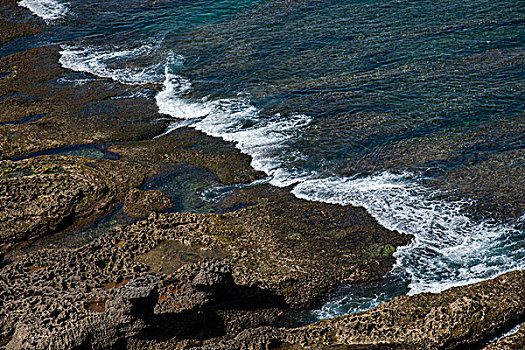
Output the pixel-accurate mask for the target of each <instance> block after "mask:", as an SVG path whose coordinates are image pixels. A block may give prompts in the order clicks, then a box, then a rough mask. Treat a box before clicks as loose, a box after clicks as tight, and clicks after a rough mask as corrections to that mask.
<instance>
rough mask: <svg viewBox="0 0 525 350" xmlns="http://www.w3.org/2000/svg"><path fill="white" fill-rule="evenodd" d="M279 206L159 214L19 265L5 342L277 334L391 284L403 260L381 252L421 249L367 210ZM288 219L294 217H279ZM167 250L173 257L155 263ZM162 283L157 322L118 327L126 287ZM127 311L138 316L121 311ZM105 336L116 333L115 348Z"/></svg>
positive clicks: (44, 344)
mask: <svg viewBox="0 0 525 350" xmlns="http://www.w3.org/2000/svg"><path fill="white" fill-rule="evenodd" d="M276 198H279V200H277V199H276ZM276 198H269V199H268V198H267V199H266V200H265V201H261V203H258V204H256V205H253V206H250V207H247V208H243V209H240V210H238V211H236V212H232V213H228V214H221V215H219V214H208V215H204V214H152V215H150V217H149V218H148V219H147V220H144V221H140V222H137V223H136V224H133V225H130V226H125V227H118V228H115V229H113V230H111V231H108V232H106V233H105V234H103V235H102V236H101V237H99V238H98V239H96V240H94V241H92V242H91V243H88V244H86V245H85V246H82V247H80V248H76V249H61V250H51V249H48V250H40V251H36V252H33V253H27V254H24V255H15V256H11V257H10V258H9V261H8V262H7V264H6V265H5V266H4V267H3V268H2V269H1V270H0V299H1V300H2V301H3V305H4V306H3V307H2V310H1V312H2V315H0V316H1V317H0V320H1V321H0V322H1V338H2V342H3V343H7V344H9V348H10V349H16V348H23V347H24V346H25V345H24V346H23V344H26V343H27V342H34V345H35V346H36V348H37V349H38V348H42V349H44V348H49V347H51V348H53V347H54V346H57V344H58V345H60V347H63V346H66V345H67V346H66V347H74V346H77V345H78V344H83V346H87V345H89V346H90V347H93V348H105V347H107V346H109V345H111V346H113V345H114V344H116V343H117V342H121V341H131V340H130V339H128V338H129V337H130V335H132V334H133V335H134V338H133V339H136V341H142V342H146V343H148V342H153V343H155V342H161V343H162V342H167V343H166V344H168V343H169V344H172V345H173V344H178V345H177V346H179V345H180V344H182V343H185V342H189V343H187V345H188V346H189V345H191V344H193V345H199V344H201V345H202V344H203V342H204V343H206V342H210V341H212V339H214V338H216V337H222V336H225V335H227V334H235V333H237V332H239V331H241V330H243V329H247V328H253V327H258V326H262V325H268V324H271V323H272V322H275V321H277V320H278V319H279V318H280V317H282V316H284V315H286V314H288V313H289V312H292V311H293V310H295V309H298V308H302V307H306V306H308V305H313V304H314V303H315V302H316V301H317V300H318V299H319V298H320V297H321V296H323V295H325V293H326V292H327V291H328V290H329V289H330V288H333V287H334V286H336V285H338V284H340V283H343V282H346V281H354V282H364V281H367V280H373V279H377V278H380V276H381V274H382V273H384V272H386V271H388V269H390V267H391V265H392V263H393V258H392V257H391V253H392V251H389V253H388V254H383V255H381V254H379V255H377V254H376V252H377V249H378V247H380V246H381V245H382V246H386V245H390V246H391V247H392V246H397V245H400V244H406V243H407V242H408V240H409V238H410V237H408V236H404V235H400V234H398V233H396V232H393V231H388V230H386V229H384V228H382V227H381V226H379V225H378V224H377V223H376V222H375V220H373V219H372V218H371V217H370V216H369V215H368V214H366V212H365V211H364V210H363V209H361V208H344V207H340V206H336V205H329V204H326V205H320V206H319V205H314V204H313V203H310V202H307V201H302V200H298V199H296V198H294V197H293V196H291V195H288V196H285V195H282V194H281V195H279V196H276ZM284 210H286V212H288V213H292V214H290V215H289V216H282V215H280V216H279V215H278V213H281V212H282V211H284ZM305 212H308V213H309V216H308V217H305V216H304V213H305ZM330 222H331V224H329V223H330ZM364 232H366V233H367V234H366V235H363V233H364ZM168 242H177V244H168ZM159 247H162V249H164V250H163V252H164V253H163V254H155V253H153V252H154V251H155V250H157V249H160V248H159ZM188 253H191V254H189V255H188ZM364 257H365V259H363V258H364ZM173 264H178V266H179V268H178V269H176V270H174V269H169V267H170V266H172V265H173ZM152 274H153V275H154V276H156V278H157V279H158V281H159V282H158V293H159V296H158V299H157V304H156V305H155V317H153V319H154V321H150V322H146V321H147V320H146V319H148V318H151V317H150V316H151V314H148V312H146V311H144V312H139V313H140V314H141V315H142V318H141V320H142V321H144V322H142V321H140V322H139V321H137V322H135V321H133V320H130V321H129V322H128V323H125V322H124V323H121V322H120V321H119V322H120V323H119V322H117V321H115V320H112V319H111V317H110V316H111V315H113V314H123V315H125V317H124V319H128V318H129V317H128V316H130V315H134V314H135V313H134V311H133V310H135V309H134V307H133V302H131V304H129V303H128V304H126V302H121V301H118V302H116V301H115V300H120V299H118V298H119V297H118V295H119V293H121V292H119V291H121V290H122V289H118V288H115V287H118V286H122V285H125V284H126V283H128V282H129V281H131V280H135V279H137V278H142V277H144V276H145V275H152ZM129 283H131V282H129ZM28 286H30V287H28ZM115 298H117V299H115ZM148 300H149V299H148ZM141 304H143V305H146V304H147V303H143V302H141ZM116 305H128V306H129V305H131V306H129V307H128V308H126V307H123V309H122V308H121V309H119V310H121V311H122V310H127V311H125V312H124V311H122V312H121V311H118V312H116V311H115V312H113V311H112V312H110V310H116V309H115V307H116ZM148 305H150V306H151V304H148ZM119 307H120V306H119ZM117 309H118V307H117ZM148 315H149V316H148ZM155 320H156V321H155ZM108 322H109V325H108ZM113 323H118V324H117V325H112V324H113ZM151 324H153V326H152V327H149V326H148V325H151ZM99 329H109V330H108V331H107V332H108V334H109V335H110V337H109V339H111V344H109V343H107V342H106V340H104V341H103V340H102V338H101V337H100V336H99V335H100V333H97V332H99V331H98V330H99ZM28 334H31V337H29V336H28ZM97 334H98V335H97ZM28 339H29V340H28ZM124 339H127V340H124ZM108 341H109V340H108ZM181 342H182V343H181ZM21 344H22V345H21ZM75 344H77V345H75ZM86 344H87V345H86ZM185 344H186V343H185ZM130 346H131V345H130Z"/></svg>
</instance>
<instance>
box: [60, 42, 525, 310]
mask: <svg viewBox="0 0 525 350" xmlns="http://www.w3.org/2000/svg"><path fill="white" fill-rule="evenodd" d="M154 50H155V47H153V46H151V45H144V46H141V47H138V48H134V49H127V50H115V51H113V52H107V51H101V50H94V49H85V48H84V49H80V48H71V47H65V48H64V49H63V51H62V57H61V59H60V62H61V63H62V64H63V65H64V66H65V67H67V68H71V69H74V70H77V71H83V72H89V73H93V74H96V75H98V76H101V77H106V78H112V79H115V80H118V81H120V82H123V83H127V84H139V83H150V82H162V83H163V90H162V91H161V92H159V93H158V94H157V95H156V102H157V105H158V108H159V112H160V113H163V114H166V115H169V116H171V117H173V118H176V119H177V120H178V121H174V124H173V126H172V128H171V130H172V129H175V128H177V127H180V126H190V127H193V128H195V129H197V130H200V131H203V132H204V133H206V134H207V135H210V136H214V137H219V138H222V139H224V140H226V141H230V142H234V143H235V145H236V146H237V147H238V148H239V149H240V150H241V151H242V152H244V153H246V154H248V155H250V156H251V157H252V166H253V167H254V168H255V169H256V170H260V171H263V172H265V173H266V174H268V175H269V177H270V179H271V180H270V183H271V184H273V185H276V186H280V187H284V186H288V185H292V184H296V186H295V188H294V189H293V193H294V194H295V195H296V196H297V197H299V198H303V199H307V200H314V201H320V202H326V203H336V204H341V205H353V206H363V207H365V208H366V209H367V210H368V212H369V213H370V214H371V215H372V216H374V217H375V218H376V219H377V220H378V222H379V223H380V224H381V225H383V226H384V227H386V228H388V229H392V230H397V231H399V232H402V233H407V234H411V235H413V236H414V239H413V241H412V242H411V243H410V244H409V245H407V246H405V247H400V248H399V249H398V250H397V251H396V253H395V255H394V256H395V257H396V265H395V267H394V271H398V272H399V273H401V274H404V275H408V278H409V280H410V284H409V291H410V292H409V294H415V293H419V292H426V291H428V292H439V291H442V290H444V289H447V288H449V287H453V286H459V285H464V284H469V283H474V282H477V281H480V280H483V279H487V278H491V277H495V276H496V275H498V274H501V273H504V272H506V271H510V270H515V269H523V268H525V246H524V245H523V243H521V242H523V241H524V238H525V237H524V232H523V230H519V229H517V228H514V227H512V226H511V225H501V224H496V223H493V222H490V221H489V220H485V221H482V222H477V221H474V220H472V219H471V218H470V217H469V216H468V215H466V214H465V213H464V211H463V207H464V205H465V204H466V203H464V202H453V201H446V200H443V199H442V198H444V196H443V194H442V193H439V192H437V191H435V190H432V189H430V188H427V187H425V186H422V185H421V181H420V179H418V178H417V177H415V176H414V175H412V174H408V173H407V174H392V173H388V172H386V173H382V174H378V175H373V176H367V177H336V176H329V177H324V178H320V177H319V174H317V173H314V172H310V171H306V170H303V169H302V168H301V166H297V164H300V162H301V160H302V159H303V158H304V157H305V156H304V155H303V154H302V153H301V152H300V151H299V150H297V149H294V147H291V146H290V142H292V141H293V140H294V138H296V137H298V136H299V135H300V133H301V131H302V129H303V128H306V127H307V126H308V125H309V124H310V123H311V121H312V119H311V117H309V116H305V115H292V116H280V115H274V116H264V117H263V116H261V114H260V112H259V111H258V110H257V108H255V107H254V106H253V105H251V104H250V103H249V102H248V101H247V100H246V99H245V98H243V97H239V98H234V99H220V100H215V101H209V100H207V99H202V100H196V101H190V100H188V99H185V98H183V97H182V94H184V93H187V92H188V91H189V90H190V89H191V84H190V82H189V81H188V80H186V79H184V78H182V77H180V76H178V75H175V74H172V73H171V72H170V71H169V67H170V65H172V64H173V63H174V62H175V63H177V62H180V61H181V58H180V57H176V56H174V55H173V56H172V57H170V58H168V64H165V63H162V67H161V66H159V64H155V65H152V66H149V67H144V68H141V69H126V68H121V67H122V65H121V64H120V63H121V62H118V61H119V60H123V61H125V60H126V59H128V58H133V57H136V56H140V55H147V54H149V53H150V52H152V51H154ZM114 60H117V64H113V63H114ZM161 68H162V69H161ZM169 131H170V130H168V132H169ZM383 297H384V296H382V295H380V294H378V295H375V296H372V299H370V300H368V301H366V303H368V305H374V304H376V303H378V302H379V301H381V300H382V298H383ZM354 298H360V297H359V296H355V297H354ZM366 303H365V304H366ZM330 312H331V311H330V307H328V308H325V310H320V312H319V315H320V316H323V317H327V316H328V315H329V314H330ZM332 316H336V315H332Z"/></svg>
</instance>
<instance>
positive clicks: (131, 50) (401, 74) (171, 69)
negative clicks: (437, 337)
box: [0, 0, 525, 319]
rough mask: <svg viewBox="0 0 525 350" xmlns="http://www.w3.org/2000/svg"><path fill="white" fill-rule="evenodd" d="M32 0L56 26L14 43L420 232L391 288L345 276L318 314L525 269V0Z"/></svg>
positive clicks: (266, 165) (302, 192) (258, 162)
mask: <svg viewBox="0 0 525 350" xmlns="http://www.w3.org/2000/svg"><path fill="white" fill-rule="evenodd" d="M21 4H22V5H24V6H26V7H29V8H31V9H32V10H33V11H34V12H35V13H38V14H39V15H40V16H42V17H44V18H46V19H47V21H48V24H49V28H48V29H47V30H46V31H44V32H43V33H42V34H41V35H39V36H37V37H35V38H30V39H23V40H19V41H14V42H12V43H10V44H8V45H5V46H4V47H2V48H0V53H2V54H6V53H9V52H13V51H16V50H19V49H23V48H27V47H32V46H39V45H43V44H46V43H59V44H60V45H61V47H62V51H61V55H62V56H61V59H60V61H61V63H62V64H63V65H64V66H65V67H67V68H70V69H73V70H76V71H79V72H85V73H86V76H85V77H84V78H92V76H90V74H94V75H96V76H97V77H101V78H109V79H115V80H119V81H121V82H124V83H127V84H143V83H151V82H153V83H158V84H161V85H162V91H161V92H160V93H158V94H157V95H156V96H154V97H153V96H152V102H154V103H157V105H158V107H159V110H160V112H161V113H164V114H166V115H167V116H168V117H170V118H172V119H173V128H175V127H180V126H189V127H193V128H196V129H198V130H201V131H203V132H205V133H207V134H209V135H212V136H215V137H220V138H223V139H225V140H228V141H232V142H235V143H236V145H237V147H238V148H239V149H240V150H241V151H243V152H245V153H247V154H249V155H251V156H252V158H253V163H252V165H253V166H254V167H255V168H257V169H258V170H262V171H264V172H266V173H267V174H268V176H269V179H268V181H270V183H272V184H274V185H276V186H287V185H293V186H294V187H293V190H292V192H293V193H294V194H295V195H296V196H297V197H299V198H304V199H308V200H315V201H323V202H329V203H338V204H343V205H359V206H364V207H365V208H366V209H367V210H368V211H369V212H370V213H371V214H372V215H373V216H374V217H375V218H377V220H378V221H379V222H380V223H381V224H382V225H384V226H385V227H387V228H390V229H396V230H399V231H401V232H406V233H410V234H412V235H414V237H415V238H414V241H413V243H412V244H410V245H409V246H407V247H404V248H401V249H399V250H398V251H397V252H396V253H395V256H396V258H397V264H396V266H395V268H394V270H393V271H392V273H391V275H389V276H388V278H387V279H386V280H385V282H384V283H379V284H378V285H374V286H345V288H343V289H341V290H340V291H337V292H336V293H335V294H334V295H332V296H331V298H330V300H328V301H327V303H326V304H325V306H324V307H323V308H322V309H320V310H315V311H312V312H311V313H310V314H309V315H307V316H305V317H306V318H308V319H316V318H325V317H332V316H335V315H339V314H342V313H347V312H355V311H359V310H361V309H364V308H368V307H372V306H374V305H376V304H377V303H378V302H380V301H382V300H385V299H388V298H390V297H392V296H394V295H398V294H404V293H418V292H422V291H440V290H443V289H445V288H448V287H451V286H455V285H461V284H466V283H472V282H475V281H479V280H482V279H485V278H489V277H492V276H495V275H497V274H500V273H502V272H504V271H507V270H511V269H517V268H525V246H524V243H523V242H524V238H525V230H524V228H523V225H524V216H523V207H524V205H523V201H524V198H523V195H522V193H523V189H524V188H525V184H524V180H523V178H524V176H523V163H524V158H525V157H524V153H523V150H524V136H523V135H524V130H525V125H524V124H525V120H524V119H525V118H524V116H523V111H524V101H525V96H524V95H525V93H524V91H525V89H524V83H525V68H524V67H525V65H524V63H525V36H524V33H525V8H524V7H525V6H524V5H523V3H522V2H519V1H518V2H511V3H509V2H506V1H501V0H495V1H485V0H474V1H469V2H464V1H456V0H446V1H439V2H435V1H391V0H382V1H300V0H295V1H129V0H126V1H119V2H117V1H105V2H102V3H101V2H95V1H82V2H81V1H75V0H74V1H70V2H68V3H65V2H60V0H58V2H55V0H45V1H44V0H25V1H22V2H21ZM46 4H47V5H49V6H45V5H46ZM57 4H60V5H57ZM50 9H51V10H52V11H51V10H50ZM46 11H47V12H46ZM76 83H78V84H81V83H82V79H81V78H79V81H77V82H76ZM174 183H177V181H175V182H174ZM170 186H172V185H170ZM189 187H192V186H188V188H189ZM193 187H195V186H193ZM193 187H192V188H193ZM201 190H202V189H201ZM199 191H200V190H199ZM203 193H204V194H206V195H207V196H208V194H210V193H223V191H221V190H217V189H215V190H213V189H212V190H209V191H206V190H203ZM207 200H213V198H207ZM192 201H193V200H192ZM199 205H200V204H199Z"/></svg>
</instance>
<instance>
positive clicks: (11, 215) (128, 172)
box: [0, 156, 147, 249]
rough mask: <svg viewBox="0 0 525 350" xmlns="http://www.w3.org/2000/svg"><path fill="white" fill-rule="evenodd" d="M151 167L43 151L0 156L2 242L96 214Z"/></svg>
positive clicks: (3, 245) (0, 245) (37, 234)
mask: <svg viewBox="0 0 525 350" xmlns="http://www.w3.org/2000/svg"><path fill="white" fill-rule="evenodd" d="M146 173H147V171H146V170H145V169H144V168H142V167H140V166H138V165H136V164H129V163H124V162H116V161H108V160H94V159H87V158H82V157H61V156H44V157H38V158H32V159H28V160H22V161H17V162H14V161H9V160H5V161H1V162H0V202H1V203H2V210H1V211H0V242H1V243H0V248H4V249H6V248H8V247H9V246H10V245H11V244H12V243H16V242H21V241H23V240H28V239H34V238H37V237H40V236H44V235H47V234H50V233H55V232H59V231H62V230H64V229H67V228H69V227H71V226H72V225H77V226H78V225H80V224H82V222H86V221H88V220H91V219H93V218H95V217H98V216H100V215H102V214H104V213H105V212H107V211H108V210H110V209H111V208H112V207H114V206H115V205H116V204H117V203H118V202H119V201H121V200H122V199H123V198H122V197H123V195H124V194H125V193H126V192H127V191H128V190H129V189H130V188H132V187H134V186H137V185H139V184H140V183H141V182H142V181H143V179H144V177H145V176H146Z"/></svg>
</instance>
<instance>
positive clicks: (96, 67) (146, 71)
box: [59, 43, 182, 85]
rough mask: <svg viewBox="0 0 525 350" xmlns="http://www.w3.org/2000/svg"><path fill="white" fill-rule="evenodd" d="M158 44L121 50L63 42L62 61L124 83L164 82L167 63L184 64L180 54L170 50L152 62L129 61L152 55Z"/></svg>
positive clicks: (69, 67) (67, 65)
mask: <svg viewBox="0 0 525 350" xmlns="http://www.w3.org/2000/svg"><path fill="white" fill-rule="evenodd" d="M158 45H159V43H154V44H144V45H141V46H138V47H135V48H126V49H120V50H115V49H114V50H107V49H103V48H96V47H75V46H69V45H63V46H62V48H61V51H60V55H61V57H60V59H59V62H60V63H61V64H62V66H63V67H64V68H68V69H71V70H74V71H77V72H86V73H90V74H94V75H96V76H99V77H102V78H110V79H113V80H115V81H118V82H121V83H123V84H130V85H135V84H148V83H160V82H162V80H163V79H164V67H165V65H166V64H170V65H171V64H178V63H180V62H181V60H182V58H181V57H180V56H176V55H173V54H171V53H170V54H168V56H167V58H165V59H158V60H157V61H156V62H153V63H151V64H150V65H146V66H143V67H134V68H126V67H127V66H128V64H127V62H128V61H132V60H134V59H137V58H141V57H145V56H150V55H152V54H153V53H154V52H155V51H156V50H157V49H158ZM166 61H167V62H168V63H166Z"/></svg>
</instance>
